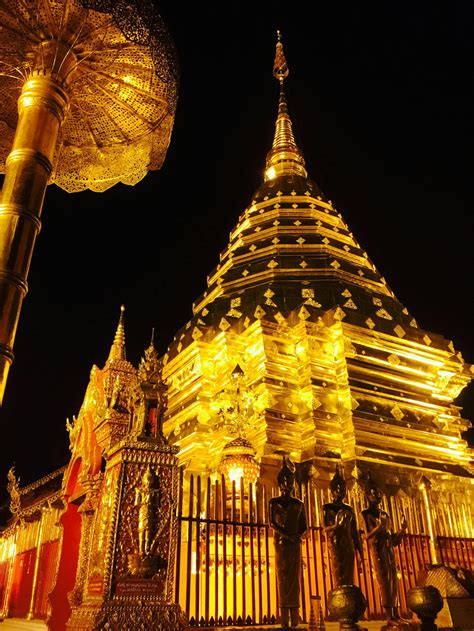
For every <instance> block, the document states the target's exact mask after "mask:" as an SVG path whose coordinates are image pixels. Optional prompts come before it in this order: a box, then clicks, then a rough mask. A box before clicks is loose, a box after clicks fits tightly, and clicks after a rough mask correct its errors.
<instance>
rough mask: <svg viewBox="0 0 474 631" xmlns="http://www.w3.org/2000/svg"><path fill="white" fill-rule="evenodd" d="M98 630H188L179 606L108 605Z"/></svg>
mask: <svg viewBox="0 0 474 631" xmlns="http://www.w3.org/2000/svg"><path fill="white" fill-rule="evenodd" d="M101 618H102V621H101V624H100V626H99V627H94V628H100V629H104V631H105V629H107V631H150V630H151V629H156V628H157V626H156V625H157V620H159V625H160V626H159V629H160V631H184V630H185V629H188V628H189V625H188V621H187V618H186V616H185V615H184V613H183V612H182V611H181V608H180V607H179V605H160V606H158V607H156V606H155V607H154V606H153V605H141V606H140V607H137V606H136V605H127V604H119V603H117V604H116V603H110V604H109V605H108V606H107V607H104V609H103V612H102V616H101Z"/></svg>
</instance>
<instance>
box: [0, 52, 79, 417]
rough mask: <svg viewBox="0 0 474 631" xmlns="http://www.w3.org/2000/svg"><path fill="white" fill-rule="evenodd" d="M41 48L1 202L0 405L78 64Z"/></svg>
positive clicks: (21, 103)
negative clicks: (39, 66)
mask: <svg viewBox="0 0 474 631" xmlns="http://www.w3.org/2000/svg"><path fill="white" fill-rule="evenodd" d="M40 47H41V53H42V54H41V59H42V61H43V67H42V69H41V70H39V71H38V70H35V71H33V72H32V73H31V75H30V76H29V78H28V79H27V80H26V82H25V84H24V86H23V89H22V91H21V94H20V97H19V99H18V125H17V128H16V133H15V139H14V141H13V148H12V150H11V152H10V154H9V155H8V158H7V160H6V169H5V180H4V183H3V189H2V196H1V199H0V405H1V403H2V401H3V395H4V393H5V385H6V380H7V377H8V371H9V369H10V366H11V363H12V361H13V342H14V340H15V335H16V330H17V326H18V319H19V316H20V310H21V306H22V303H23V299H24V297H25V295H26V292H27V290H28V285H27V282H26V279H27V276H28V271H29V267H30V262H31V257H32V254H33V248H34V245H35V241H36V236H37V235H38V233H39V231H40V228H41V222H40V217H41V210H42V207H43V199H44V195H45V192H46V186H47V184H48V179H49V176H50V175H51V171H52V169H53V158H54V152H55V149H56V144H57V139H58V134H59V130H60V127H61V123H62V122H63V120H64V116H65V114H66V111H67V106H68V97H67V94H66V91H65V87H66V85H65V84H66V82H67V80H68V79H69V77H70V75H71V74H72V72H73V70H74V68H75V63H76V58H75V55H74V53H73V52H72V50H71V49H70V47H69V46H68V45H67V44H63V43H62V42H52V41H49V42H43V43H42V44H40ZM48 68H50V69H48Z"/></svg>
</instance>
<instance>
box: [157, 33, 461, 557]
mask: <svg viewBox="0 0 474 631" xmlns="http://www.w3.org/2000/svg"><path fill="white" fill-rule="evenodd" d="M275 67H276V68H277V71H276V72H275V74H276V76H277V77H278V78H279V80H281V81H283V79H284V77H285V76H286V73H287V66H286V62H285V61H284V57H283V51H282V48H281V43H280V42H279V43H278V45H277V59H276V64H275ZM285 107H286V105H285ZM288 121H289V119H287V118H286V117H283V116H282V113H281V112H279V114H278V118H277V130H278V129H280V130H286V131H285V133H282V134H276V136H275V141H274V146H273V148H272V151H271V155H272V156H280V158H281V159H282V164H283V163H285V161H284V159H283V158H284V155H283V154H282V153H281V151H282V149H281V146H280V145H278V142H279V141H277V136H278V138H285V142H286V143H287V144H289V145H291V146H292V151H294V152H296V153H297V154H298V155H301V152H300V151H299V149H298V148H297V146H296V145H295V144H294V139H293V136H292V134H291V126H288ZM269 155H270V154H269ZM280 158H278V159H280ZM301 159H302V156H301ZM267 160H268V159H267ZM285 164H286V163H285ZM292 164H293V163H292ZM295 164H296V163H295ZM298 164H303V162H298ZM268 166H269V163H268V161H267V167H268ZM287 168H288V170H285V171H283V172H282V174H279V175H276V174H275V176H272V177H268V174H267V176H266V178H267V179H266V181H265V182H264V183H263V184H262V185H261V186H260V188H259V189H258V190H257V191H256V192H255V193H254V195H253V197H252V200H251V202H250V204H249V206H248V207H247V208H246V210H245V211H244V213H243V214H242V215H241V216H240V218H239V220H238V223H237V225H236V227H235V228H234V230H233V231H232V232H231V234H230V239H229V243H228V245H227V246H226V247H225V249H224V251H223V252H222V253H221V255H220V259H219V264H218V265H217V267H216V268H215V269H214V270H213V271H212V272H211V273H210V274H209V276H208V279H207V289H206V291H205V292H204V293H203V294H202V295H201V296H200V297H199V298H198V299H197V300H196V301H195V303H194V305H193V308H194V315H193V318H192V319H191V320H190V321H189V322H188V323H187V324H186V325H185V326H184V327H183V328H182V329H180V330H179V331H178V332H177V334H176V336H175V338H174V340H173V341H172V342H171V344H170V346H169V348H168V351H167V352H166V353H165V355H164V357H163V377H164V378H165V380H167V382H168V384H169V390H168V399H169V404H168V410H167V412H166V415H165V423H164V431H165V434H166V435H168V436H169V437H170V439H171V440H172V441H174V442H175V443H176V444H178V445H179V447H180V460H181V462H182V463H183V464H185V465H186V466H187V467H188V470H189V471H193V472H195V473H209V474H212V473H213V472H215V471H216V470H217V468H218V464H219V461H220V458H221V454H222V452H223V448H224V446H225V445H226V444H227V442H228V441H229V440H230V439H231V438H232V436H231V434H230V433H229V432H225V431H222V424H220V417H219V413H218V410H217V409H216V399H217V398H218V397H219V396H220V394H219V393H221V392H222V391H225V389H226V388H227V389H228V388H230V387H231V385H232V377H231V375H232V371H233V369H234V367H235V365H236V364H239V365H240V366H241V368H242V370H243V372H244V374H245V379H246V389H247V390H248V391H252V392H254V393H255V397H256V400H258V401H259V404H256V405H255V409H256V411H255V416H254V420H253V422H252V423H251V424H250V426H249V428H248V430H247V431H246V438H247V439H248V440H249V441H250V443H251V444H252V445H253V446H254V448H255V450H256V452H257V455H256V457H257V460H259V461H260V462H261V467H262V472H263V473H262V475H263V476H264V477H265V475H266V473H265V471H266V469H265V467H266V466H271V465H272V463H275V461H276V460H277V459H278V458H279V457H280V456H279V454H281V453H287V454H289V455H290V457H291V458H292V459H293V460H294V461H296V462H299V463H312V462H314V463H315V466H316V467H317V466H318V464H317V460H318V459H319V458H321V457H322V458H342V460H343V462H344V463H347V466H348V467H349V469H352V468H353V467H354V466H355V465H357V466H358V467H359V468H362V469H363V470H364V471H366V470H367V468H373V469H374V470H380V476H381V479H383V478H384V477H389V478H390V479H391V478H393V479H398V480H399V485H398V487H394V491H395V488H399V489H400V491H402V490H403V492H404V493H405V492H406V493H411V490H410V489H412V488H417V485H418V481H419V479H420V478H421V477H422V476H423V475H426V476H427V477H429V478H430V480H431V481H432V484H433V488H432V490H431V491H430V493H431V496H432V498H433V499H432V504H431V506H430V507H429V510H431V511H433V510H435V506H436V502H437V500H436V497H437V496H438V494H440V493H442V489H444V490H445V491H447V490H448V489H449V490H450V492H452V493H453V495H452V497H453V504H454V505H456V506H458V508H459V510H457V513H458V516H457V517H456V522H454V521H453V520H454V517H451V518H450V519H451V521H452V525H450V526H449V528H450V532H454V531H455V529H456V528H459V529H460V530H459V531H460V532H463V533H464V534H465V535H466V536H471V533H472V523H473V522H472V505H473V503H472V501H471V503H470V506H471V507H470V508H469V507H468V506H469V501H466V500H463V494H464V493H465V494H466V498H468V497H469V498H472V490H473V485H472V474H473V470H472V466H471V460H472V450H470V449H469V448H468V446H467V443H466V441H465V440H464V439H463V438H462V432H463V431H465V430H466V429H467V428H468V427H469V423H468V421H466V420H464V419H463V418H462V417H461V414H460V408H459V407H458V406H457V405H456V404H455V402H454V401H455V398H456V397H457V396H458V395H459V394H460V392H461V391H462V389H463V388H464V387H465V386H466V385H467V384H468V383H469V382H470V381H471V379H472V376H473V368H472V367H471V366H469V365H467V364H466V363H465V362H464V360H463V358H462V355H461V353H460V352H457V351H456V350H455V349H454V347H453V344H452V342H450V341H449V340H446V339H444V338H443V337H442V336H440V335H438V334H435V333H432V332H427V331H425V330H423V329H422V328H421V327H420V326H419V324H418V323H417V322H416V320H415V318H414V317H413V315H411V314H410V313H409V312H408V310H407V309H406V308H405V307H404V306H403V305H402V304H401V303H400V301H399V300H398V299H397V297H396V296H395V294H394V293H393V291H392V290H391V289H390V287H389V286H388V284H387V282H386V280H385V279H384V278H383V277H382V275H381V274H380V273H379V271H378V270H377V268H376V267H375V265H374V264H373V263H372V261H371V260H370V259H369V257H368V255H367V253H366V252H365V251H364V250H363V249H362V247H361V246H360V245H359V243H358V242H357V240H356V239H355V237H354V235H353V234H352V232H351V231H350V229H349V227H348V226H347V224H346V223H345V221H344V219H343V217H342V216H341V214H340V213H339V212H338V211H337V210H336V209H335V208H334V206H333V204H332V203H331V201H330V200H328V199H327V198H325V197H324V195H323V193H322V192H321V190H320V189H319V187H318V186H317V184H315V183H314V182H313V181H312V180H311V179H309V178H308V177H306V176H305V175H304V176H303V175H301V174H300V173H299V171H298V169H296V170H294V168H293V166H291V165H290V163H288V164H286V166H285V169H287ZM417 493H418V491H417ZM454 498H455V499H454ZM423 505H424V504H423ZM463 506H464V507H463ZM423 510H424V511H427V510H428V508H427V507H426V506H424V508H423ZM447 519H448V518H447V517H446V520H447ZM440 523H441V522H440ZM439 527H440V526H439ZM417 532H418V530H417ZM436 536H437V534H436V531H435V528H434V527H433V537H436ZM435 558H436V556H435Z"/></svg>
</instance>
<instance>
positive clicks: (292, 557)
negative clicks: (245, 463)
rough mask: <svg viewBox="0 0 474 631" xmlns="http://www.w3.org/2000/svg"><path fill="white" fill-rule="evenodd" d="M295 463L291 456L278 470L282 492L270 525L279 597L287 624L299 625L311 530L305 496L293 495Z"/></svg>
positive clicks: (284, 624)
mask: <svg viewBox="0 0 474 631" xmlns="http://www.w3.org/2000/svg"><path fill="white" fill-rule="evenodd" d="M294 483H295V466H294V464H293V463H292V462H290V460H288V459H287V458H283V465H282V468H281V470H280V472H279V474H278V486H279V487H280V492H281V495H280V496H279V497H273V498H272V499H271V500H270V506H269V508H270V525H271V527H272V528H273V530H274V531H275V534H274V543H275V560H276V574H277V585H278V597H279V602H280V609H281V624H282V627H283V628H286V629H289V628H292V629H296V628H297V627H298V613H299V606H300V571H301V546H300V544H301V539H302V536H303V535H304V534H305V532H306V531H307V529H308V527H307V525H306V513H305V508H304V504H303V502H302V501H301V500H299V499H297V498H296V497H293V495H292V493H293V490H294Z"/></svg>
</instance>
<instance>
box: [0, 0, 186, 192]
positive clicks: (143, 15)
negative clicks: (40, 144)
mask: <svg viewBox="0 0 474 631" xmlns="http://www.w3.org/2000/svg"><path fill="white" fill-rule="evenodd" d="M65 64H67V67H68V70H67V73H66V76H64V75H65V73H64V68H65ZM36 74H38V75H41V74H45V75H52V76H55V74H58V75H59V74H61V75H62V80H63V83H64V85H65V88H66V90H65V91H66V93H67V95H68V97H69V107H68V110H67V113H66V116H65V119H64V122H63V124H62V127H61V130H60V132H59V138H58V143H57V147H56V152H55V156H54V160H53V172H52V174H51V177H50V179H49V182H50V183H51V182H55V183H56V184H57V185H58V186H60V187H61V188H63V189H65V190H67V191H69V192H74V191H81V190H84V189H87V188H88V189H92V190H94V191H104V190H106V189H107V188H109V187H111V186H113V185H114V184H116V183H117V182H123V183H124V184H136V183H137V182H138V181H139V180H140V179H142V178H143V177H144V176H145V175H146V173H147V171H148V170H154V169H159V168H160V167H161V165H162V163H163V160H164V158H165V155H166V151H167V148H168V145H169V141H170V135H171V130H172V126H173V120H174V112H175V108H176V94H177V77H178V72H177V61H176V54H175V48H174V44H173V41H172V39H171V37H170V35H169V33H168V31H167V29H166V26H165V25H164V23H163V20H162V19H161V17H160V15H159V14H158V12H157V10H156V8H155V7H154V5H153V4H152V2H151V1H149V0H142V1H140V0H128V1H127V2H124V1H121V0H118V1H117V0H2V2H1V3H0V99H1V101H0V170H4V166H5V160H6V157H7V156H8V153H9V151H10V149H11V146H12V142H13V137H14V134H15V129H16V126H17V117H18V114H17V111H18V105H17V102H18V97H19V95H20V92H21V89H22V86H23V84H24V83H25V81H26V80H27V79H28V77H31V76H32V75H36ZM2 167H3V168H2Z"/></svg>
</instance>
